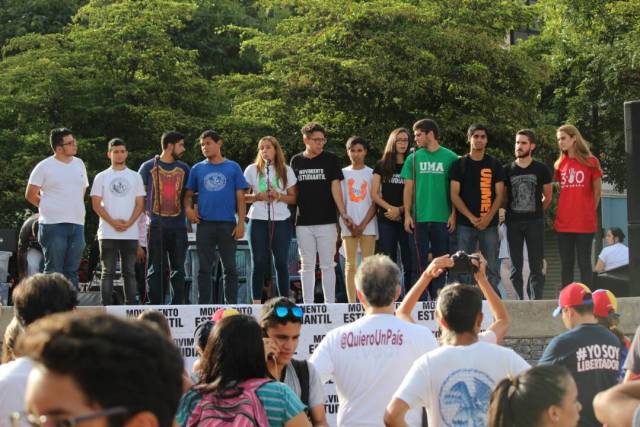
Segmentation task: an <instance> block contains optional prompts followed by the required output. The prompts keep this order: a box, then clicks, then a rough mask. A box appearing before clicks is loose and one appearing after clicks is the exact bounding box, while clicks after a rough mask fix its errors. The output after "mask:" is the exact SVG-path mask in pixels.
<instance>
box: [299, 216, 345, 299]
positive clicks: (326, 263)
mask: <svg viewBox="0 0 640 427" xmlns="http://www.w3.org/2000/svg"><path fill="white" fill-rule="evenodd" d="M296 238H297V240H298V251H299V253H300V261H301V264H302V270H301V271H300V275H301V276H302V299H303V300H304V303H305V304H311V303H313V293H314V288H315V284H316V254H318V260H319V264H320V271H321V272H322V291H323V293H324V302H325V303H334V302H336V270H335V262H334V261H333V259H334V256H335V254H336V240H337V238H338V230H337V228H336V224H323V225H299V226H297V227H296Z"/></svg>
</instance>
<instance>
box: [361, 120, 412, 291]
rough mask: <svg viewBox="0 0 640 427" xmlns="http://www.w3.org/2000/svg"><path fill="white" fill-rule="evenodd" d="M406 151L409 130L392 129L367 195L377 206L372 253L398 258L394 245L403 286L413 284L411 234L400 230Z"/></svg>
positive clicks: (402, 228)
mask: <svg viewBox="0 0 640 427" xmlns="http://www.w3.org/2000/svg"><path fill="white" fill-rule="evenodd" d="M408 150H409V131H408V130H407V129H405V128H397V129H394V130H393V131H392V132H391V134H389V138H388V139H387V145H386V146H385V148H384V153H383V154H382V159H380V160H379V161H378V162H377V163H376V166H375V168H374V169H373V180H372V183H371V198H372V199H373V201H374V202H375V203H376V205H378V212H377V215H378V242H377V247H376V253H381V254H385V255H388V256H389V257H390V258H391V259H392V260H393V261H395V262H397V261H398V245H400V256H401V259H402V269H403V271H404V285H405V289H407V288H409V287H410V286H411V285H412V284H413V276H414V273H415V271H414V270H415V262H414V259H413V257H414V256H415V255H414V254H413V249H412V247H413V246H412V242H411V236H410V235H409V234H408V233H407V232H406V231H405V230H404V211H403V208H402V192H403V190H404V180H403V179H402V177H401V176H400V172H401V171H402V165H403V164H404V160H405V158H406V155H407V154H408Z"/></svg>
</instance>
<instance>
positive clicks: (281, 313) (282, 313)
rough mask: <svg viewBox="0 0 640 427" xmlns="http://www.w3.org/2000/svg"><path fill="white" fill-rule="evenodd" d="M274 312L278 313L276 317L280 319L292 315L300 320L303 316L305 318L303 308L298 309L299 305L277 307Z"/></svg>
mask: <svg viewBox="0 0 640 427" xmlns="http://www.w3.org/2000/svg"><path fill="white" fill-rule="evenodd" d="M274 311H275V313H276V316H278V317H280V318H284V317H287V316H289V315H291V316H293V317H296V318H298V319H302V316H303V311H302V308H300V307H298V306H297V305H296V306H293V307H284V306H279V307H276V308H275V309H274Z"/></svg>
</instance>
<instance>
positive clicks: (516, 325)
mask: <svg viewBox="0 0 640 427" xmlns="http://www.w3.org/2000/svg"><path fill="white" fill-rule="evenodd" d="M505 304H506V306H507V310H508V311H509V314H510V316H511V329H510V330H509V334H508V335H507V338H506V339H505V343H504V344H505V345H506V346H508V347H511V348H513V349H514V350H515V351H517V352H518V353H519V354H520V355H521V356H522V357H523V358H525V359H526V360H527V361H529V362H530V363H536V362H537V361H538V359H539V358H540V356H541V355H542V350H543V349H544V347H545V346H546V344H547V343H548V342H549V340H550V339H551V338H553V337H554V336H556V335H558V334H560V333H562V332H564V331H565V328H564V325H563V324H562V319H561V318H560V317H558V318H554V317H552V315H551V313H552V312H553V310H554V309H555V308H556V306H557V304H558V303H557V301H551V300H547V301H505ZM618 306H619V307H618V308H619V311H620V313H622V316H621V317H620V328H621V329H622V331H624V333H625V334H626V335H629V336H632V335H633V334H634V332H635V330H636V328H637V327H638V326H639V325H640V297H631V298H619V299H618ZM12 316H13V308H12V307H0V331H2V336H4V329H5V328H6V326H7V325H8V324H9V322H10V321H11V317H12ZM2 336H0V339H1V337H2Z"/></svg>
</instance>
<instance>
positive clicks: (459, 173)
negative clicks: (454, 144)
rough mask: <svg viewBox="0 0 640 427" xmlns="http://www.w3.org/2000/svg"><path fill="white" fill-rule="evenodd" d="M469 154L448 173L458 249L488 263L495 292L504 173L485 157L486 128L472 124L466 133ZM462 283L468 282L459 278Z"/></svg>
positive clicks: (489, 277) (497, 277)
mask: <svg viewBox="0 0 640 427" xmlns="http://www.w3.org/2000/svg"><path fill="white" fill-rule="evenodd" d="M467 138H468V139H469V145H470V151H469V154H467V155H465V156H462V157H461V158H460V159H458V160H456V161H455V162H454V163H453V164H452V165H451V169H450V170H449V178H450V180H451V202H452V203H453V205H454V206H455V207H456V210H457V212H458V215H457V223H458V225H457V238H458V249H460V250H463V251H465V252H467V253H468V254H472V253H474V252H476V251H477V250H478V246H479V249H480V252H481V253H482V255H484V257H485V259H486V260H487V277H488V279H489V283H491V286H493V288H494V289H495V290H496V291H497V289H498V283H499V282H500V276H499V275H498V245H499V239H498V216H497V215H496V213H497V212H498V208H500V207H501V206H502V202H503V200H504V169H503V167H502V165H500V163H499V162H498V160H496V159H495V158H494V157H492V156H490V155H488V154H487V153H486V151H485V150H486V146H487V128H486V127H485V126H484V125H481V124H473V125H471V126H469V129H468V130H467ZM459 280H460V281H461V282H463V283H467V282H468V281H470V280H471V278H468V277H460V279H459Z"/></svg>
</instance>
